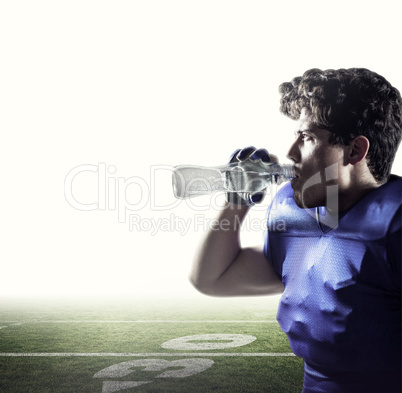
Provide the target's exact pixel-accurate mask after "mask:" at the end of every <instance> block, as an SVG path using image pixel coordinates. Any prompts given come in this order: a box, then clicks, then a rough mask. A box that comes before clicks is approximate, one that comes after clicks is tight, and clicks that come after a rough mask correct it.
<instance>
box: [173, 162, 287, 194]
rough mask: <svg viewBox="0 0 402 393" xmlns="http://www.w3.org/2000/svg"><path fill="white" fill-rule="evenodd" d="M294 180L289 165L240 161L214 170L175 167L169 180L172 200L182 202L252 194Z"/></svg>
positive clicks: (185, 166) (182, 166)
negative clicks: (216, 195) (219, 194)
mask: <svg viewBox="0 0 402 393" xmlns="http://www.w3.org/2000/svg"><path fill="white" fill-rule="evenodd" d="M294 177H295V172H294V168H293V165H280V164H277V163H273V164H272V163H265V162H263V161H261V160H257V161H254V160H244V161H239V162H233V163H230V164H227V165H223V166H216V167H203V166H196V165H179V166H176V167H175V168H174V171H173V176H172V181H173V193H174V195H175V197H176V198H179V199H186V198H191V197H194V196H198V195H207V194H211V193H213V192H216V191H224V192H250V193H255V192H258V191H262V190H264V189H266V188H267V187H268V186H269V185H270V184H272V183H275V184H281V183H283V182H286V181H289V180H291V179H293V178H294Z"/></svg>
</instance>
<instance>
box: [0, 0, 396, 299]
mask: <svg viewBox="0 0 402 393" xmlns="http://www.w3.org/2000/svg"><path fill="white" fill-rule="evenodd" d="M398 3H399V2H397V1H388V0H385V1H381V2H380V3H379V2H378V1H369V0H364V1H363V0H359V1H337V2H331V3H330V2H323V1H296V0H291V1H282V2H279V1H278V2H269V1H248V2H246V1H236V0H231V1H222V0H214V1H208V0H203V1H191V0H186V1H176V0H175V1H170V0H164V1H154V0H151V1H145V0H142V1H134V0H132V1H85V0H84V1H12V2H11V1H10V2H1V5H0V54H1V61H0V69H1V73H0V129H1V135H2V138H1V143H0V160H1V162H0V164H1V166H0V168H1V178H0V181H1V192H0V206H1V218H0V223H1V224H0V225H1V238H0V244H1V245H0V263H1V273H0V274H1V276H0V277H1V285H0V295H1V296H2V297H12V296H21V295H29V296H39V295H42V296H43V295H45V296H55V295H68V296H70V295H78V296H81V295H88V294H92V295H98V294H103V295H106V296H109V295H110V296H111V295H118V294H124V295H126V296H136V295H137V294H142V295H144V294H147V293H149V294H151V293H153V294H157V295H160V296H167V295H169V294H173V293H175V294H179V295H180V294H182V295H187V294H194V293H195V292H194V291H195V290H194V289H193V288H192V287H191V286H190V285H189V284H188V280H187V275H188V272H189V268H190V264H191V259H192V256H193V255H194V252H195V249H196V246H197V244H198V243H199V241H200V240H201V238H202V236H203V232H204V231H203V229H202V227H201V226H200V225H199V221H198V224H197V222H196V219H195V215H196V214H197V215H198V214H201V215H203V216H201V217H203V218H202V220H203V221H202V222H204V223H208V220H209V219H212V217H214V216H215V214H216V212H215V211H214V209H208V210H205V211H202V210H201V206H203V205H205V204H207V203H208V202H209V200H207V199H205V198H203V197H201V198H200V199H198V200H197V202H195V200H194V203H197V205H198V206H199V208H198V209H197V210H196V209H195V207H194V206H189V205H188V204H187V203H185V202H182V203H180V204H177V203H176V202H177V201H176V200H175V199H174V197H173V194H172V189H171V182H170V172H169V171H168V170H164V171H162V170H160V169H159V170H158V171H157V172H155V171H154V174H155V175H156V176H155V181H152V179H151V173H152V168H155V166H158V165H166V166H172V165H178V164H200V165H219V164H224V163H225V162H226V161H227V159H228V157H229V155H230V154H231V153H232V151H233V150H235V149H236V148H239V147H244V146H248V145H255V146H257V147H266V148H267V149H268V150H269V151H270V152H273V153H276V154H277V155H279V157H280V158H281V159H282V160H283V159H285V156H286V150H287V146H289V144H290V142H291V141H292V140H293V131H294V127H295V124H294V123H293V122H292V121H290V120H288V119H286V118H284V117H283V116H282V115H280V113H279V111H278V106H279V100H278V93H277V89H278V85H279V84H280V83H281V82H284V81H289V80H291V79H292V78H293V77H295V76H298V75H301V74H302V73H303V72H304V71H305V70H307V69H309V68H315V67H316V68H321V69H327V68H349V67H365V68H369V69H372V70H373V71H376V72H378V73H379V74H381V75H383V76H385V77H386V78H387V79H388V80H389V81H390V82H391V83H392V84H393V85H394V86H396V87H397V88H399V89H400V90H401V89H402V75H401V69H402V67H401V65H402V64H401V57H400V9H398V7H397V4H398ZM401 163H402V152H401V151H399V153H398V156H397V159H396V161H395V163H394V170H393V172H394V173H397V174H399V175H401V174H402V171H401V167H402V165H401ZM84 164H86V165H92V166H97V165H99V164H101V165H103V167H105V168H109V169H110V170H111V172H112V173H109V172H106V184H109V185H111V186H113V184H118V178H121V180H120V181H131V182H133V181H134V180H135V179H142V180H143V181H142V183H141V182H140V180H138V182H137V183H138V184H131V185H130V186H129V187H126V190H125V193H124V194H122V193H121V192H122V190H121V189H120V194H121V195H123V197H127V201H128V202H130V203H131V205H137V206H139V205H141V206H142V208H141V209H140V210H138V211H127V222H125V223H124V222H119V220H118V209H117V207H116V208H113V195H114V194H113V190H112V189H111V188H109V189H106V188H104V189H103V191H102V190H101V191H102V192H103V194H102V192H101V194H102V195H104V196H105V202H106V206H105V209H104V210H93V211H82V210H78V209H76V208H74V207H72V206H71V205H70V204H69V203H68V201H67V200H66V198H65V190H64V188H65V179H66V176H67V175H68V174H69V173H71V172H70V171H72V170H74V168H76V167H79V166H81V165H84ZM112 169H115V170H116V172H115V173H113V171H112ZM134 177H136V178H134ZM133 179H134V180H133ZM97 184H98V179H97V173H95V172H82V173H80V174H79V175H77V176H76V177H75V178H74V182H73V186H72V191H73V194H74V196H75V198H76V200H78V201H79V202H80V203H87V204H89V203H95V202H97V199H98V186H97ZM126 184H128V183H126ZM141 184H142V186H141ZM144 185H145V186H144ZM151 196H154V197H155V203H156V205H158V206H159V208H161V207H162V208H161V210H157V209H156V208H155V206H152V201H151V199H150V197H151ZM175 203H176V204H175ZM172 204H175V205H174V206H170V205H172ZM168 206H170V207H168ZM134 214H135V216H132V217H134V218H135V220H137V221H136V222H137V227H135V228H131V229H132V230H130V226H129V217H130V215H134ZM253 214H254V216H255V217H256V220H257V221H256V222H257V224H258V222H259V221H258V220H260V221H261V220H263V218H264V211H263V210H261V209H260V210H258V209H257V211H256V212H254V213H253ZM252 217H253V216H252ZM257 217H258V219H257ZM180 220H187V222H190V224H191V227H190V228H189V229H188V230H187V231H186V233H185V234H182V233H181V232H180V230H181V228H180V227H179V224H178V222H179V221H180ZM197 220H200V218H198V219H197ZM152 223H159V224H161V225H162V224H163V225H164V227H163V228H161V229H160V230H157V231H156V232H155V233H154V232H153V231H152V229H149V225H151V224H152ZM169 223H170V225H172V226H171V227H170V228H168V227H167V226H166V225H168V224H169ZM254 224H255V223H254ZM257 226H258V225H257ZM147 228H148V229H147ZM244 239H245V240H244V242H245V243H250V244H251V243H256V242H257V243H258V242H261V241H262V231H261V230H259V228H256V227H252V225H251V226H250V228H249V230H248V232H246V233H245V234H244Z"/></svg>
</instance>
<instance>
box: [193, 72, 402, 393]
mask: <svg viewBox="0 0 402 393" xmlns="http://www.w3.org/2000/svg"><path fill="white" fill-rule="evenodd" d="M280 93H281V111H282V113H284V114H285V115H287V116H289V117H290V118H291V119H294V120H298V121H299V123H298V129H297V132H296V139H295V141H294V143H293V144H292V146H291V147H290V149H289V152H288V157H289V158H290V160H292V161H293V163H294V165H295V172H296V177H295V178H294V179H293V180H292V181H291V184H286V185H285V186H284V187H282V188H281V189H280V191H279V192H278V193H277V195H276V196H275V199H274V201H273V203H272V204H271V207H270V209H269V212H268V213H269V214H268V225H267V228H275V225H270V222H272V221H274V220H275V219H281V220H283V222H284V223H285V224H286V225H285V226H286V228H284V230H277V231H275V230H270V231H267V235H266V240H265V245H264V249H263V250H261V249H255V248H242V247H241V246H240V240H239V228H238V225H236V224H238V222H239V220H244V218H245V216H246V214H247V212H248V210H249V208H250V206H252V204H253V203H255V202H258V201H259V200H261V194H256V195H247V194H228V203H227V204H226V206H225V208H224V209H223V210H222V212H221V213H220V216H219V220H224V221H222V222H225V223H226V225H225V226H223V225H222V226H221V227H219V226H217V227H215V228H214V229H213V230H211V231H210V232H209V233H208V234H207V236H206V239H205V241H204V242H203V243H202V245H201V248H200V251H199V253H198V255H197V258H196V260H195V262H194V265H193V269H192V272H191V274H190V281H191V282H192V283H193V285H194V286H195V287H196V288H197V289H198V290H200V291H201V292H203V293H206V294H209V295H212V296H246V295H265V294H274V293H281V292H283V294H282V297H281V300H280V304H279V308H278V315H277V319H278V322H279V324H280V326H281V328H282V330H283V331H284V332H285V333H286V334H287V336H288V338H289V342H290V345H291V348H292V350H293V352H294V353H295V354H296V355H297V356H300V357H302V358H303V359H304V362H305V374H304V382H303V386H304V388H303V393H315V392H325V393H352V392H353V393H356V392H357V393H359V392H364V393H380V392H384V393H396V392H400V391H401V382H400V381H401V374H400V372H401V199H402V198H401V188H402V179H401V178H399V177H397V176H392V175H390V169H391V165H392V162H393V159H394V157H395V154H396V151H397V148H398V145H399V142H400V139H401V128H402V114H401V112H402V108H401V106H402V101H401V96H400V93H399V92H398V90H397V89H395V88H393V87H392V86H391V85H390V84H389V83H388V82H387V81H386V80H385V79H384V78H383V77H381V76H380V75H378V74H375V73H374V72H371V71H369V70H366V69H348V70H344V69H341V70H327V71H321V70H318V69H312V70H309V71H307V72H306V73H304V75H303V76H302V77H297V78H295V79H293V80H292V82H291V83H284V84H282V85H281V86H280ZM245 159H251V160H252V159H255V160H257V159H261V160H263V161H267V162H268V161H269V160H270V157H269V155H268V152H267V151H266V150H264V149H258V150H256V149H254V148H246V149H243V150H241V151H236V152H235V154H234V156H233V157H232V161H233V160H240V161H241V160H245ZM228 222H230V223H232V224H233V225H232V226H231V227H230V228H229V227H228V225H227V223H228ZM235 223H236V224H235Z"/></svg>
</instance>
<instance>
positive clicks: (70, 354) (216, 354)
mask: <svg viewBox="0 0 402 393" xmlns="http://www.w3.org/2000/svg"><path fill="white" fill-rule="evenodd" d="M151 356H152V357H155V356H157V357H180V356H186V357H211V356H213V357H237V356H239V357H267V356H295V354H294V353H292V352H278V353H274V352H272V353H266V352H265V353H264V352H261V353H260V352H255V353H247V352H245V353H242V352H236V353H235V352H233V353H224V352H220V353H219V352H204V353H200V352H187V353H171V352H169V353H163V352H162V353H135V352H134V353H124V352H122V353H119V352H117V353H116V352H113V353H109V352H100V353H91V352H89V353H85V352H84V353H77V352H66V353H59V352H54V353H53V352H49V353H47V352H33V353H22V352H21V353H18V352H11V353H10V352H8V353H7V352H6V353H1V352H0V357H151Z"/></svg>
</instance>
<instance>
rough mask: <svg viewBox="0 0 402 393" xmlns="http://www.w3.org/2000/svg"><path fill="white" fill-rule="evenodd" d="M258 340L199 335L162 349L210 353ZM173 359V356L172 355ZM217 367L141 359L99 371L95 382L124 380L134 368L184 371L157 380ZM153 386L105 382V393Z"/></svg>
mask: <svg viewBox="0 0 402 393" xmlns="http://www.w3.org/2000/svg"><path fill="white" fill-rule="evenodd" d="M255 339H256V337H254V336H250V335H246V334H200V335H195V336H185V337H179V338H175V339H173V340H169V341H166V342H164V343H163V344H162V348H168V349H176V350H189V349H191V350H208V349H223V348H235V347H240V346H242V345H247V344H249V343H251V342H253V341H254V340H255ZM190 341H229V342H227V343H222V342H220V343H217V342H205V343H194V342H193V343H191V342H190ZM169 355H170V354H169ZM213 364H214V361H213V360H211V359H181V360H164V359H141V360H130V361H128V362H122V363H118V364H114V365H113V366H109V367H106V368H104V369H103V370H101V371H98V372H97V373H96V374H95V375H94V378H123V377H125V376H126V375H129V374H131V373H132V372H133V370H132V368H134V367H144V369H143V371H162V370H165V369H167V368H172V367H182V368H181V369H178V370H177V369H176V370H169V371H165V372H163V373H161V374H158V375H157V376H156V377H155V378H185V377H190V376H191V375H194V374H198V373H201V372H203V371H205V370H207V369H208V368H210V367H211V366H212V365H213ZM148 383H152V381H104V382H103V385H102V393H114V392H118V391H120V390H124V389H129V388H132V387H136V386H141V385H144V384H148Z"/></svg>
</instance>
